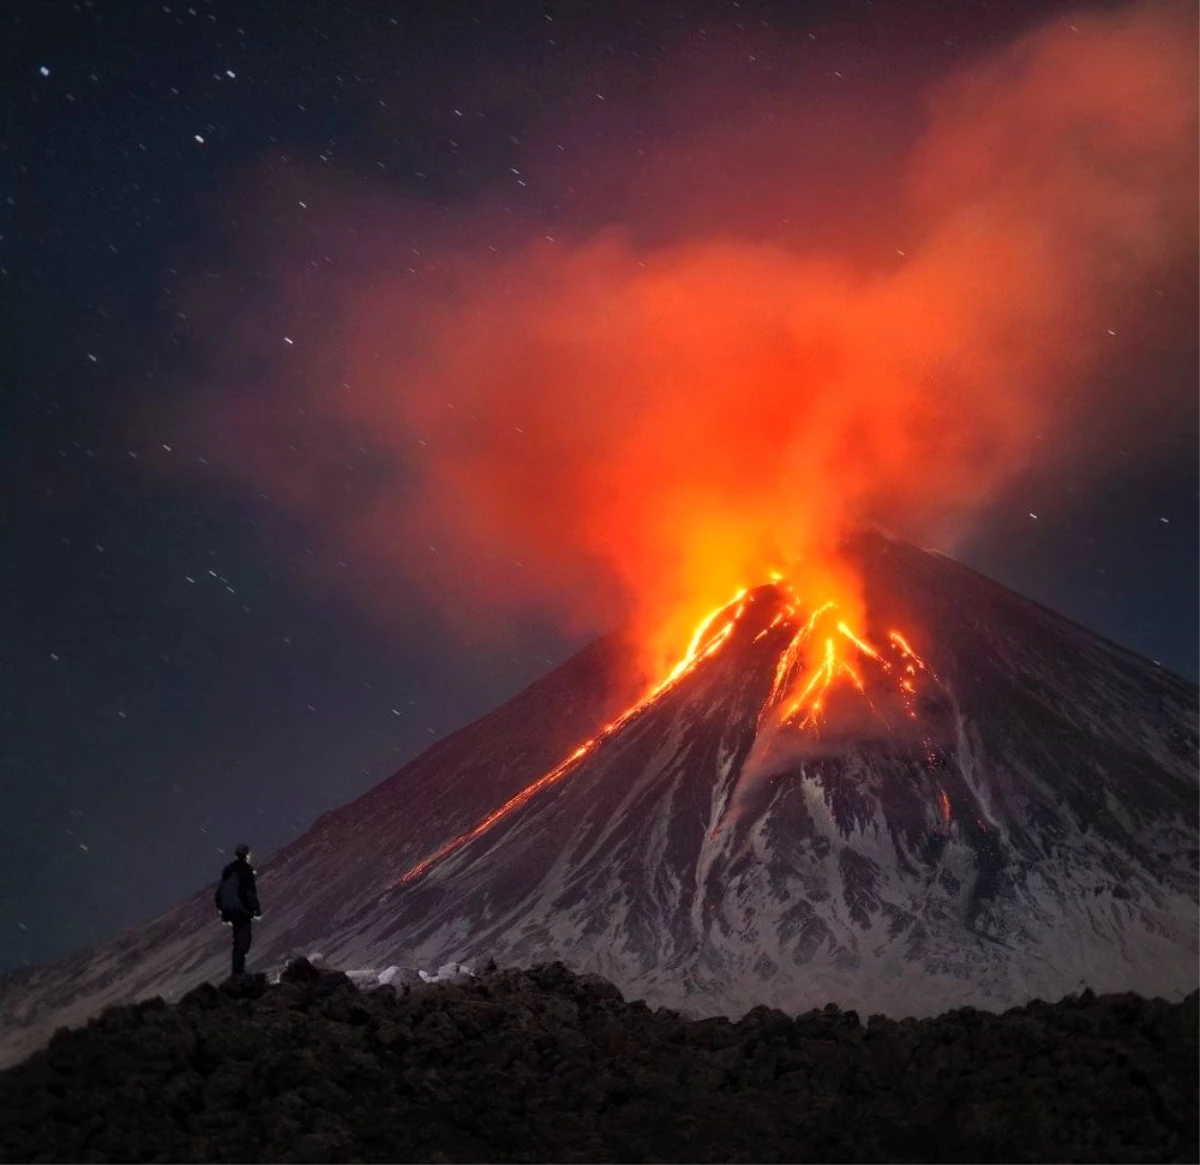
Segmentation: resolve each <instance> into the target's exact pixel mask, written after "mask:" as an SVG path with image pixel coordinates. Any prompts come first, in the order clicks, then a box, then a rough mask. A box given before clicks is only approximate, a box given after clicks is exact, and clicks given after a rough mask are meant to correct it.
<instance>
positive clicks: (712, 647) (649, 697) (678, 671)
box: [395, 589, 746, 886]
mask: <svg viewBox="0 0 1200 1165" xmlns="http://www.w3.org/2000/svg"><path fill="white" fill-rule="evenodd" d="M745 597H746V591H745V590H744V589H743V590H741V591H739V592H738V593H737V594H736V595H735V596H734V597H733V599H732V601H731V602H729V603H726V604H725V606H723V607H718V608H717V609H716V610H715V611H713V612H712V613H711V614H709V615H708V616H707V617H706V618H705V619H704V620H703V621H702V622H701V623H700V626H699V627H697V628H696V632H695V634H694V635H693V636H692V641H691V643H690V644H689V645H688V649H687V652H686V654H685V655H684V656H683V658H682V659H681V660H680V661H679V662H678V663H677V664H676V665H675V666H674V668H672V669H671V673H670V674H669V675H668V676H667V678H666V679H665V680H663V681H662V683H660V684H659V685H658V686H657V687H656V688H654V689H652V690H651V691H650V692H649V693H647V694H646V695H645V696H643V697H642V698H641V699H640V700H639V701H638V702H637V703H636V704H633V705H631V706H630V707H628V708H626V709H625V711H624V712H622V713H621V715H620V716H618V717H617V718H616V719H615V720H613V721H610V722H609V723H608V724H606V725H605V726H604V727H603V728H602V729H600V731H599V732H597V733H596V735H595V736H593V737H592V738H591V739H590V740H585V741H584V742H583V744H581V745H580V746H579V747H578V748H577V749H576V750H575V751H574V752H573V753H571V755H570V756H569V757H567V759H566V760H564V761H562V762H560V763H559V764H557V765H555V767H554V768H552V769H551V770H550V771H549V772H548V773H544V774H543V775H542V776H540V777H538V779H537V780H536V781H534V782H533V784H532V785H527V786H526V787H525V788H524V789H522V790H521V791H520V792H519V793H517V794H516V795H515V796H512V797H510V798H509V799H508V800H507V801H505V802H504V804H503V805H501V806H500V807H499V808H498V809H493V810H492V811H491V813H489V814H488V815H487V816H486V817H485V818H484V819H483V820H482V821H480V822H479V823H478V824H477V825H475V826H473V827H472V828H471V829H469V830H467V832H466V833H460V834H459V835H458V836H457V837H454V838H451V839H450V841H448V842H446V844H445V845H444V846H442V847H441V849H438V850H435V851H434V852H433V853H431V854H430V855H429V856H428V857H427V858H424V859H422V860H421V861H419V862H418V863H417V864H416V865H415V866H413V867H412V868H411V869H409V870H406V871H405V872H404V873H403V874H401V875H400V877H399V878H398V879H397V881H396V882H395V885H397V886H402V885H405V884H406V883H408V882H412V881H414V880H415V879H417V878H419V877H420V876H421V875H422V874H423V873H425V871H426V870H428V869H430V868H431V867H432V866H435V865H437V863H438V862H440V861H442V860H443V859H444V858H448V857H449V856H450V855H451V854H452V853H454V851H455V850H457V849H460V848H461V847H462V846H464V845H466V844H467V842H470V841H474V840H475V839H476V838H477V837H480V836H482V835H483V834H485V833H486V832H487V831H488V830H489V829H491V828H492V826H493V825H495V824H496V822H497V821H501V820H503V819H504V818H505V817H507V816H508V815H509V814H510V813H512V812H513V811H514V810H516V809H520V807H521V806H522V805H525V804H527V803H528V802H529V801H530V800H531V799H532V798H534V797H536V796H537V794H538V793H540V792H541V791H542V790H543V789H548V788H549V787H550V786H551V785H555V784H557V783H558V782H559V781H561V780H562V778H563V777H565V776H566V775H567V773H569V772H570V771H571V769H572V768H574V767H575V764H576V762H578V761H580V760H582V759H583V757H585V756H587V754H588V753H589V752H591V751H592V750H593V749H595V747H596V746H597V745H598V744H600V743H601V742H602V741H604V740H607V739H608V738H609V737H610V736H612V735H613V734H614V733H616V732H619V731H620V730H621V729H622V728H624V727H625V725H626V724H628V723H629V722H630V721H631V720H632V719H633V718H634V717H635V716H637V715H638V714H639V713H640V712H643V711H645V709H647V708H649V707H650V705H651V704H653V703H654V702H655V701H656V700H657V699H658V698H659V696H661V695H662V694H663V693H664V692H666V691H667V690H668V689H669V688H671V687H673V686H674V685H675V684H676V683H677V682H678V681H679V680H680V679H682V678H683V677H684V676H685V675H687V674H688V673H689V672H690V671H692V669H693V668H695V667H696V665H697V664H699V663H700V662H701V661H702V660H705V659H707V658H708V657H709V656H710V655H712V654H713V652H715V651H716V650H717V649H718V648H719V647H720V646H721V645H722V644H723V643H724V642H725V640H726V639H728V638H729V636H730V634H731V633H732V631H733V628H734V625H735V624H736V623H737V621H738V620H739V619H740V618H741V617H742V612H743V611H744V610H745V603H744V601H743V600H744V599H745ZM735 603H736V604H737V609H736V610H735V611H734V613H733V615H732V616H731V618H730V619H729V620H728V622H726V623H725V624H724V625H723V626H722V627H721V629H720V630H719V631H717V632H715V633H714V634H713V635H711V636H708V638H705V636H706V635H707V634H708V630H709V628H711V627H712V625H713V624H714V623H715V622H716V621H717V620H718V619H719V618H720V617H721V616H722V615H723V614H724V613H725V612H726V611H728V610H729V608H730V607H732V606H733V605H734V604H735Z"/></svg>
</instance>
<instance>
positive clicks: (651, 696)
mask: <svg viewBox="0 0 1200 1165" xmlns="http://www.w3.org/2000/svg"><path fill="white" fill-rule="evenodd" d="M771 582H772V583H773V584H774V585H775V587H776V589H777V591H778V592H779V595H780V598H781V599H784V600H785V601H784V604H783V606H782V608H781V610H780V611H779V613H778V614H776V616H775V617H774V619H772V621H771V623H770V624H769V625H768V626H767V627H766V628H765V629H764V630H763V631H762V632H760V633H759V634H758V635H756V636H755V638H754V642H756V643H757V642H758V641H759V640H760V639H762V638H763V637H764V635H766V634H769V633H770V632H772V631H774V630H776V629H777V628H781V627H782V628H785V629H787V630H790V629H791V628H792V627H793V626H794V625H795V620H796V613H797V607H798V606H799V603H800V601H799V599H798V598H797V597H796V595H795V593H794V592H793V591H792V590H791V588H790V587H787V586H786V585H785V584H783V583H782V581H781V579H780V578H779V577H777V576H774V575H773V576H772V578H771ZM747 593H748V590H747V588H744V587H743V588H742V589H741V590H739V591H738V592H737V594H736V595H734V597H733V598H732V599H731V600H730V601H729V602H727V603H725V604H724V605H722V606H720V607H717V608H715V609H714V610H712V611H710V612H709V613H708V614H707V615H705V616H704V618H703V619H701V620H700V623H699V624H698V626H697V627H696V629H695V631H694V632H693V633H692V637H691V641H690V642H689V644H688V646H687V649H686V651H685V652H684V653H683V655H682V656H681V657H680V659H679V661H678V662H677V663H676V664H675V666H674V667H673V668H672V669H671V670H670V671H669V672H668V673H667V675H666V677H665V678H664V679H663V680H661V681H660V682H659V683H658V684H656V685H655V686H654V687H652V688H651V689H650V691H648V692H647V693H646V695H644V696H642V698H641V699H639V700H638V701H637V702H636V703H634V704H632V705H630V706H629V707H628V708H627V709H625V711H624V712H622V713H621V714H620V715H619V716H618V717H616V719H614V720H611V721H610V722H609V723H608V724H606V725H604V727H603V728H601V729H600V731H599V732H597V733H596V735H595V736H593V737H591V738H590V739H588V740H585V741H584V742H583V743H582V744H581V745H579V747H578V748H576V749H575V751H574V752H572V753H571V754H570V755H569V756H568V757H566V758H565V759H564V760H562V761H560V762H559V763H558V764H557V765H555V766H554V768H552V769H550V770H549V771H548V772H546V773H544V774H543V775H542V776H540V777H539V778H538V779H537V780H536V781H534V782H533V783H532V784H529V785H527V786H526V787H525V788H524V789H522V790H521V791H520V792H519V793H517V794H515V795H514V796H512V797H510V798H509V799H508V800H507V801H505V802H504V804H502V805H501V806H499V807H498V808H497V809H493V810H492V812H490V813H489V814H487V816H486V817H484V818H482V819H481V820H480V821H478V822H477V823H476V824H475V825H473V826H472V827H471V828H470V829H468V830H465V831H464V832H463V833H460V834H458V835H457V836H456V837H453V838H451V839H450V840H449V841H448V842H446V844H445V845H443V846H441V847H440V848H439V849H437V850H435V851H434V852H433V853H431V854H429V855H428V856H427V857H425V858H423V859H422V860H421V861H419V862H417V864H416V865H414V866H412V867H410V868H409V869H408V870H406V871H405V872H404V873H403V874H402V875H401V876H400V877H399V878H398V879H397V881H396V883H395V884H396V885H397V886H401V885H407V884H409V883H411V882H413V881H415V880H416V879H417V878H419V877H421V875H422V874H424V873H426V872H427V871H429V870H430V869H432V868H433V867H434V866H435V865H437V864H438V863H439V862H441V861H443V860H444V859H445V858H447V857H449V856H450V855H451V854H453V853H455V852H456V851H457V850H459V849H461V848H462V847H463V846H464V845H466V844H468V843H469V842H472V841H474V840H475V839H476V838H478V837H481V836H482V835H483V834H485V833H487V832H488V830H490V829H491V828H492V827H493V826H494V825H496V824H497V823H498V822H500V821H503V820H504V819H505V818H506V817H508V816H510V815H511V814H512V813H514V812H515V811H516V810H518V809H520V808H521V807H522V806H523V805H527V804H528V803H529V802H530V801H531V800H532V799H533V798H534V797H536V796H537V795H538V794H539V793H541V792H542V791H543V790H545V789H548V788H550V787H552V786H553V785H556V784H558V782H559V781H561V780H562V779H563V778H564V777H566V776H567V775H568V774H569V773H570V772H571V771H572V769H574V768H575V766H576V765H577V764H578V762H579V761H581V760H582V759H583V758H584V757H585V756H587V755H589V754H590V753H592V752H594V751H595V750H596V748H597V747H598V746H599V745H600V744H602V743H603V742H604V741H605V740H607V739H609V738H610V737H612V736H613V735H615V734H616V733H617V732H619V731H620V730H621V729H622V728H624V727H625V725H627V724H628V723H629V722H630V721H631V720H633V719H634V718H635V717H636V716H638V715H639V714H640V713H642V712H643V711H645V710H646V709H647V708H649V707H651V706H652V705H653V704H654V703H655V702H656V701H657V700H658V699H659V698H660V697H661V696H662V695H664V694H665V693H666V692H668V691H669V690H670V689H671V688H673V687H674V686H675V685H676V684H678V683H679V681H680V680H681V679H683V678H684V677H685V676H687V675H689V674H691V673H692V672H693V671H694V670H695V669H696V668H697V667H698V666H699V665H700V664H701V663H702V662H703V661H704V660H706V659H708V658H709V657H710V656H712V655H714V654H715V653H716V652H717V651H719V650H720V648H721V647H722V646H723V645H724V643H725V642H726V641H727V640H728V639H729V637H730V635H731V634H732V633H733V630H734V628H735V627H736V626H737V623H738V621H739V620H740V619H741V617H742V615H743V614H744V612H745V610H746V595H747ZM789 600H790V601H789ZM838 610H839V604H838V603H836V602H835V601H834V600H832V599H829V600H826V601H825V602H823V603H820V604H819V605H817V606H816V607H815V608H814V609H813V610H812V612H811V614H810V615H809V616H808V618H807V619H806V620H805V622H804V623H803V624H801V625H799V626H798V627H796V629H795V631H794V632H793V633H792V634H791V636H790V638H789V640H788V642H787V644H786V646H785V647H784V648H783V650H782V652H781V653H780V656H779V662H778V664H777V666H776V669H775V678H774V682H773V684H772V687H771V692H770V695H769V696H768V697H767V701H766V704H765V705H764V707H763V711H762V714H761V715H760V718H759V723H760V725H761V724H762V723H763V720H764V718H765V717H766V716H767V715H768V713H769V712H770V711H771V710H772V709H773V708H774V707H775V706H776V705H778V704H779V703H781V702H784V701H787V703H786V706H785V709H784V711H783V713H782V715H781V716H780V717H779V724H780V725H783V726H798V727H799V728H801V729H815V728H816V727H817V725H818V724H819V723H820V721H821V719H822V717H823V714H824V709H825V701H826V697H827V695H828V692H829V690H830V688H831V687H832V685H833V684H834V683H835V682H837V681H838V680H839V679H845V680H847V681H848V682H849V683H851V684H853V685H854V687H855V688H857V689H858V691H859V692H860V693H861V694H862V695H863V696H864V698H865V696H866V688H865V684H864V681H863V678H862V675H861V673H860V671H859V670H858V668H856V667H855V665H854V663H853V662H852V661H851V658H850V653H851V652H852V653H854V654H855V655H861V656H863V657H865V658H867V659H869V660H871V661H873V662H874V663H875V664H876V665H878V667H879V668H881V669H882V671H883V672H884V673H885V674H887V675H889V676H892V677H893V678H894V679H895V682H896V684H897V686H898V688H899V690H900V693H901V695H902V697H903V698H904V701H905V707H906V710H907V711H908V714H909V715H910V716H913V717H915V716H916V712H915V710H914V709H913V707H912V701H913V696H914V695H915V692H916V688H915V685H914V682H913V680H914V678H915V676H916V674H917V672H918V670H921V671H924V670H926V668H925V664H924V663H923V661H922V660H921V659H920V657H919V656H918V655H917V654H916V652H915V651H913V649H912V647H911V646H910V645H909V643H908V641H907V640H906V639H905V638H904V637H903V636H902V635H900V634H899V632H896V631H892V632H889V634H888V639H889V641H890V642H891V643H892V644H893V646H894V648H895V649H896V650H897V651H898V652H899V655H900V660H899V662H898V663H897V664H893V663H892V662H890V661H889V660H887V659H885V658H884V657H883V656H882V655H881V654H880V652H879V650H878V649H877V648H875V647H874V646H873V645H872V644H871V643H870V642H868V641H867V640H866V639H865V638H864V637H863V636H861V635H858V634H857V633H856V632H854V631H853V630H851V628H850V626H849V625H848V623H847V622H846V620H845V619H843V618H836V613H837V612H838ZM730 612H732V613H730ZM723 616H727V618H725V620H724V622H721V620H722V617H723ZM831 621H832V623H833V626H832V630H831V631H830V632H829V633H827V634H826V635H825V636H824V640H823V647H822V649H821V651H820V652H819V653H818V654H817V657H816V659H815V662H813V663H812V665H811V666H810V667H809V668H808V670H807V671H803V670H802V669H803V668H804V665H805V664H806V662H807V660H808V654H809V653H808V651H807V648H808V645H809V644H810V642H811V641H812V640H813V638H814V636H815V635H816V633H817V630H818V628H820V627H822V626H823V625H824V624H827V623H829V622H831ZM718 623H720V626H719V627H717V629H716V630H715V631H714V630H713V627H714V626H715V625H716V624H718ZM835 636H836V638H835ZM793 693H796V694H794V695H793ZM941 798H942V809H943V814H944V816H945V818H946V820H947V821H948V820H949V800H948V798H947V796H946V794H945V792H944V791H943V792H942V793H941Z"/></svg>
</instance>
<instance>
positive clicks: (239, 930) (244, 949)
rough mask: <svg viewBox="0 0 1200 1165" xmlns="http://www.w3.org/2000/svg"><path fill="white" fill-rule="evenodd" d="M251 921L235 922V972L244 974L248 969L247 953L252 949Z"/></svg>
mask: <svg viewBox="0 0 1200 1165" xmlns="http://www.w3.org/2000/svg"><path fill="white" fill-rule="evenodd" d="M251 937H252V933H251V922H250V920H249V919H246V921H245V922H235V923H234V924H233V973H234V974H235V975H242V974H244V973H245V971H246V954H247V953H248V952H249V950H250V940H251Z"/></svg>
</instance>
